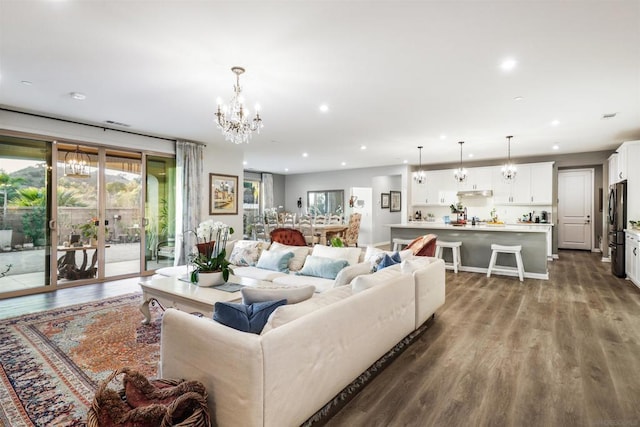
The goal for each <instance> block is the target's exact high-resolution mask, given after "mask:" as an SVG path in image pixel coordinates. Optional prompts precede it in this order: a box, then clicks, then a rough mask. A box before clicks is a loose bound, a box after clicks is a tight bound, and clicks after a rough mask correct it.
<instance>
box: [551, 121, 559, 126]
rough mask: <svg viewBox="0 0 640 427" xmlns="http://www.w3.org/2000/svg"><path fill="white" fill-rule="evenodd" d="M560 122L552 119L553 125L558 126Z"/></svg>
mask: <svg viewBox="0 0 640 427" xmlns="http://www.w3.org/2000/svg"><path fill="white" fill-rule="evenodd" d="M559 124H560V121H559V120H553V121H551V126H558V125H559Z"/></svg>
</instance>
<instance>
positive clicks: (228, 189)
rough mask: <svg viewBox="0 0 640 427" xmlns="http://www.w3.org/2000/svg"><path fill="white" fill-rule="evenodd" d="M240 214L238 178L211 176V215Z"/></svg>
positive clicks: (221, 175)
mask: <svg viewBox="0 0 640 427" xmlns="http://www.w3.org/2000/svg"><path fill="white" fill-rule="evenodd" d="M237 214H238V176H237V175H224V174H216V173H210V174H209V215H237Z"/></svg>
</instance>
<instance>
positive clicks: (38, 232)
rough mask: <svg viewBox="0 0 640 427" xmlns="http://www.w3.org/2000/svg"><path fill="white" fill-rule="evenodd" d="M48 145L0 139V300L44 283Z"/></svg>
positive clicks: (46, 280) (46, 277) (46, 278)
mask: <svg viewBox="0 0 640 427" xmlns="http://www.w3.org/2000/svg"><path fill="white" fill-rule="evenodd" d="M50 164H51V149H50V145H49V144H48V143H47V142H44V141H32V140H27V139H21V138H16V137H9V136H0V298H3V297H8V296H13V295H19V294H22V293H32V292H34V289H36V288H42V287H44V286H48V285H49V284H50V280H49V270H50V267H49V260H50V253H51V252H50V249H49V247H48V226H47V224H48V222H49V217H50V210H49V209H48V205H49V204H48V202H47V201H48V200H49V198H50V195H51V190H50V184H49V183H50V178H49V176H50V174H49V172H48V171H49V168H48V165H50Z"/></svg>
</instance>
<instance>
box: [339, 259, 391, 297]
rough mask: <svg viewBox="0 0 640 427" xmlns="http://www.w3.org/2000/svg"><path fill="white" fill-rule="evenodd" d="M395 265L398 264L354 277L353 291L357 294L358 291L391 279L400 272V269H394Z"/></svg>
mask: <svg viewBox="0 0 640 427" xmlns="http://www.w3.org/2000/svg"><path fill="white" fill-rule="evenodd" d="M393 267H396V266H395V265H394V266H391V267H388V268H384V269H382V270H380V271H377V272H375V273H373V274H366V275H364V276H358V277H356V278H355V279H353V282H351V288H352V289H353V293H354V294H356V293H358V292H362V291H364V290H366V289H369V288H373V287H374V286H376V285H379V284H381V283H385V282H387V281H389V280H391V279H392V278H393V277H395V276H397V275H398V274H399V271H398V269H394V268H393Z"/></svg>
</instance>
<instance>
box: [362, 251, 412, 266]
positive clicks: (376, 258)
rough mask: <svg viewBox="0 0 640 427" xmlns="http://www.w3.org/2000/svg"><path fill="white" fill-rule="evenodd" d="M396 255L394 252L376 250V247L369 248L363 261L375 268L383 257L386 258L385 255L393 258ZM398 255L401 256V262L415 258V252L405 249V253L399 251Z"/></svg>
mask: <svg viewBox="0 0 640 427" xmlns="http://www.w3.org/2000/svg"><path fill="white" fill-rule="evenodd" d="M394 253H395V252H394V251H383V250H382V249H379V248H376V247H375V246H367V249H366V250H365V253H364V259H363V261H365V262H368V263H369V264H371V267H372V268H373V267H375V266H377V265H378V264H379V263H380V260H382V257H384V255H385V254H387V255H389V256H392V255H393V254H394ZM398 253H399V254H400V260H401V261H404V260H405V259H409V258H410V257H412V256H413V252H412V251H411V249H405V250H403V251H399V252H398Z"/></svg>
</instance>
